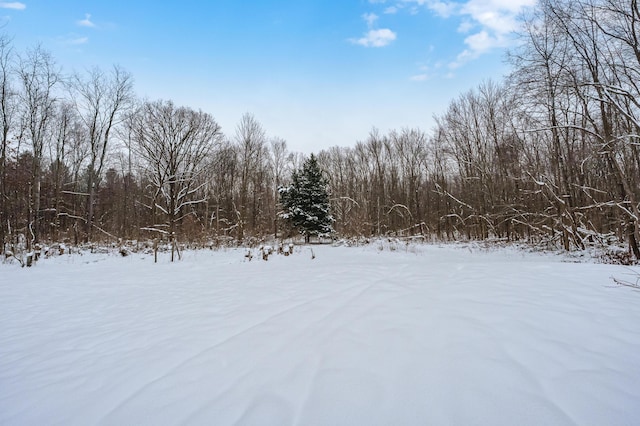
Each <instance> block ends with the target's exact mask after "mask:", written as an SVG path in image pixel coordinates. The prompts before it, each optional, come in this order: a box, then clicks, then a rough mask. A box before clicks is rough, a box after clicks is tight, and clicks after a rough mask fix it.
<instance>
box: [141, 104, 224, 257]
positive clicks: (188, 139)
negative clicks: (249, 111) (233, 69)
mask: <svg viewBox="0 0 640 426" xmlns="http://www.w3.org/2000/svg"><path fill="white" fill-rule="evenodd" d="M133 126H134V131H133V138H134V140H135V141H136V143H137V145H138V148H139V153H140V156H141V157H142V158H143V159H144V162H145V164H144V167H145V172H146V174H147V175H148V177H149V179H150V181H151V183H152V186H153V194H152V204H151V205H150V206H149V207H150V208H152V209H153V210H156V209H157V210H159V211H160V212H161V213H162V214H163V215H164V216H166V218H167V223H166V230H162V228H161V227H159V226H155V227H154V228H153V229H154V230H157V231H160V232H163V231H164V233H167V234H168V236H169V238H170V240H171V242H172V251H171V260H172V261H173V260H174V249H175V246H176V244H175V242H176V226H177V224H178V222H179V221H180V220H181V219H182V217H183V214H189V212H186V211H185V210H186V209H187V208H188V207H190V206H193V205H195V204H199V203H203V202H204V201H205V200H206V199H203V198H200V199H194V198H193V195H194V194H195V193H196V192H198V190H199V189H201V187H203V186H204V185H205V184H206V180H205V179H204V178H203V176H202V173H203V172H204V171H206V167H204V165H205V164H206V162H207V159H208V157H209V155H210V153H211V151H212V150H213V148H214V147H215V146H216V144H218V143H219V142H220V140H221V138H222V132H221V128H220V126H219V125H218V123H217V122H216V121H215V120H214V118H213V117H212V116H211V115H209V114H206V113H204V112H202V111H194V110H192V109H190V108H186V107H176V106H175V105H174V104H173V103H172V102H170V101H167V102H165V101H156V102H145V103H144V104H143V105H142V107H141V109H140V111H139V113H138V116H137V119H136V120H135V121H134V122H133ZM154 225H157V224H156V223H154Z"/></svg>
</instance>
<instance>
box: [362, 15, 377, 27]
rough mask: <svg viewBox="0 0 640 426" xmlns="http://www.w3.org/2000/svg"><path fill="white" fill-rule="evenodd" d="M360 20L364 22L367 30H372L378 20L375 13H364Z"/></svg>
mask: <svg viewBox="0 0 640 426" xmlns="http://www.w3.org/2000/svg"><path fill="white" fill-rule="evenodd" d="M362 19H364V20H365V22H366V23H367V26H368V27H369V28H372V27H373V25H374V24H375V23H376V21H377V20H378V15H376V14H375V13H365V14H364V15H362Z"/></svg>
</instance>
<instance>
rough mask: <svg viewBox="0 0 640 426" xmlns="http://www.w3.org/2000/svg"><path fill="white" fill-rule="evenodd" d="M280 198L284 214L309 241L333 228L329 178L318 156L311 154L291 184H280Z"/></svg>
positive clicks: (293, 176)
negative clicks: (330, 210) (317, 158)
mask: <svg viewBox="0 0 640 426" xmlns="http://www.w3.org/2000/svg"><path fill="white" fill-rule="evenodd" d="M279 192H280V202H281V203H282V207H283V212H282V213H280V217H281V218H283V219H285V220H287V221H288V222H289V223H291V225H292V226H293V227H294V228H296V229H297V230H298V231H299V232H300V233H301V234H303V235H304V238H305V241H306V242H307V243H308V242H309V239H310V237H311V236H312V235H316V236H320V235H327V234H330V233H331V232H333V227H332V224H333V222H334V219H333V217H332V216H331V214H330V213H329V191H328V180H327V178H326V177H325V176H323V174H322V170H320V167H319V166H318V161H317V160H316V157H315V156H314V155H313V154H311V157H309V159H308V160H306V161H305V162H304V164H303V165H302V170H296V171H294V172H293V174H292V175H291V184H290V185H289V186H286V187H280V188H279Z"/></svg>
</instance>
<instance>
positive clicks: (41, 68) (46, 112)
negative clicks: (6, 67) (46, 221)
mask: <svg viewBox="0 0 640 426" xmlns="http://www.w3.org/2000/svg"><path fill="white" fill-rule="evenodd" d="M18 76H19V80H20V83H21V91H20V103H21V107H22V120H23V125H24V128H25V131H26V137H27V138H28V139H29V140H30V142H31V147H32V150H33V166H32V171H31V189H30V197H29V199H30V202H29V206H30V208H29V218H28V227H29V231H30V234H31V235H30V237H31V238H28V239H27V240H28V241H29V245H28V247H29V248H30V247H31V244H32V243H35V242H38V238H39V235H38V233H39V227H40V225H39V221H38V219H39V215H40V186H41V175H42V161H43V149H44V144H45V141H46V140H47V138H48V137H49V132H50V130H51V129H50V125H51V120H52V117H53V115H54V105H55V103H56V101H57V98H56V92H55V88H56V85H57V84H58V83H59V82H60V79H61V74H60V71H59V69H58V68H57V66H56V64H55V61H54V59H53V58H52V57H51V55H50V54H49V52H47V51H45V50H44V49H43V48H42V47H40V46H37V47H35V48H34V49H32V50H29V51H27V53H26V55H25V56H22V57H19V60H18Z"/></svg>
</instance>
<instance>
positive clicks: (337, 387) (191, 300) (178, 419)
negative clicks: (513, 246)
mask: <svg viewBox="0 0 640 426" xmlns="http://www.w3.org/2000/svg"><path fill="white" fill-rule="evenodd" d="M313 251H314V252H315V254H316V258H315V259H314V260H312V259H311V253H310V250H309V248H305V247H296V248H295V252H294V254H293V255H292V256H289V257H284V256H275V255H274V256H272V257H270V260H269V261H268V262H264V261H262V260H260V259H259V258H258V257H254V259H253V261H251V262H247V261H246V259H245V258H244V256H243V255H244V251H243V250H240V249H238V250H228V251H219V252H210V251H196V252H187V253H186V254H185V259H184V260H183V261H181V262H177V263H175V264H170V263H168V262H167V260H168V255H162V256H161V258H160V263H159V264H153V257H152V256H142V255H132V256H129V257H126V258H121V257H118V256H110V255H104V254H103V255H84V256H77V255H76V256H62V257H58V258H53V259H49V260H46V261H43V262H40V263H39V264H38V265H37V266H36V267H34V268H31V269H26V268H25V269H20V268H18V267H17V266H15V265H0V424H2V425H24V424H64V425H75V424H78V425H87V424H105V425H107V424H109V425H110V424H163V425H168V424H217V425H226V424H242V425H250V424H259V425H288V424H299V425H314V424H318V425H320V424H323V425H328V424H331V425H356V424H367V425H390V424H402V425H412V424H416V425H418V424H420V425H423V424H446V425H468V424H474V425H478V424H487V425H514V424H518V425H540V424H545V425H574V424H580V425H590V424H593V425H604V424H606V425H629V424H634V423H636V422H637V421H638V419H639V418H640V385H639V383H640V356H639V355H638V354H640V326H639V325H638V324H640V306H639V305H640V292H638V291H635V290H633V289H630V288H626V287H616V286H614V285H613V284H612V282H611V280H610V278H609V277H610V276H612V275H616V276H623V275H624V274H626V273H628V269H626V268H623V267H620V266H612V265H595V264H573V263H561V262H559V258H555V257H553V256H543V255H536V254H530V253H527V254H525V253H521V252H517V251H511V250H500V251H496V252H478V251H470V250H467V249H459V248H452V247H449V246H444V247H437V246H419V247H418V248H414V249H413V250H412V251H413V252H406V251H404V250H397V251H394V252H389V251H388V250H386V249H385V250H382V251H381V250H378V248H376V246H375V245H372V246H368V247H353V248H347V247H329V246H313Z"/></svg>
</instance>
